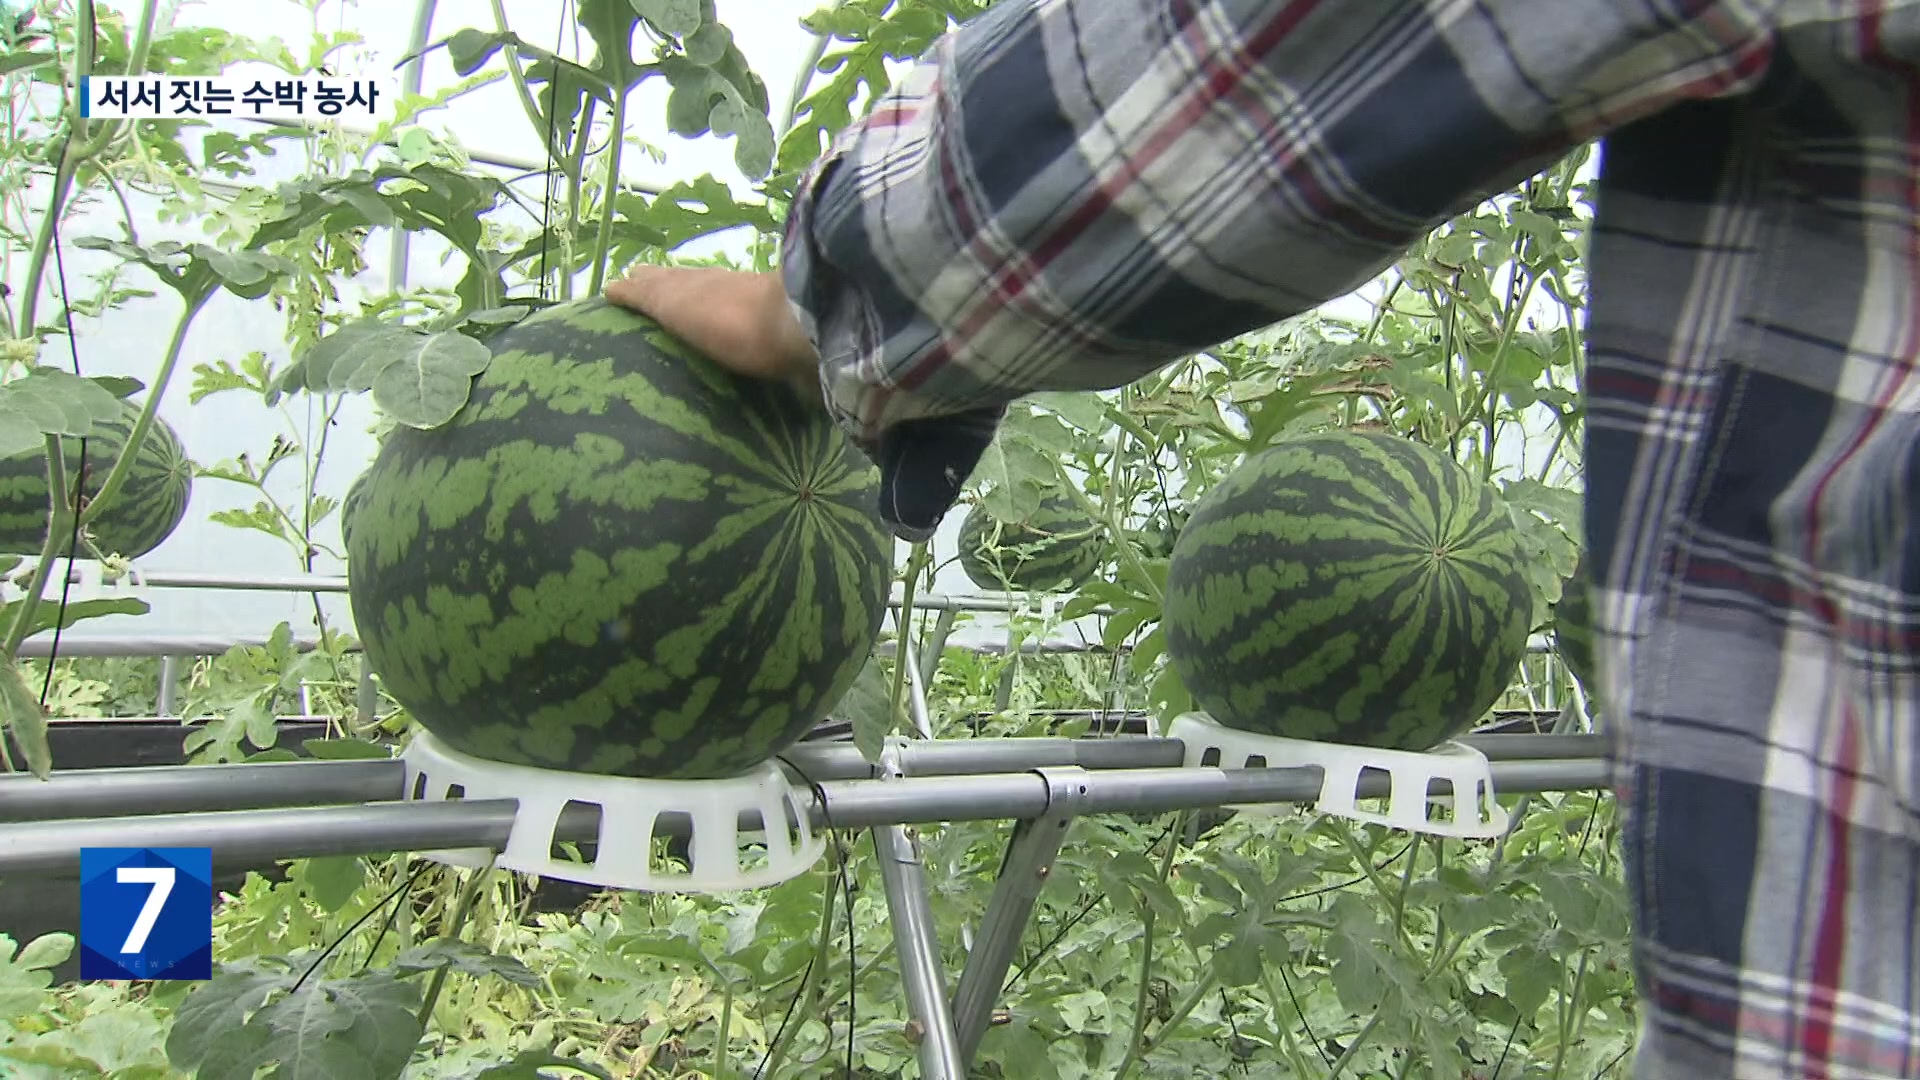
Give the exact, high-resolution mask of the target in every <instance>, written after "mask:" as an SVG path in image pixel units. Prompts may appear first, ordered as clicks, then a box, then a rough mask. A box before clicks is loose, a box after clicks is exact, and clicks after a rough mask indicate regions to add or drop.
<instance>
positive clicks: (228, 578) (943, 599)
mask: <svg viewBox="0 0 1920 1080" xmlns="http://www.w3.org/2000/svg"><path fill="white" fill-rule="evenodd" d="M130 576H131V578H132V579H133V580H132V581H131V582H130V583H131V584H136V585H144V586H146V587H148V588H151V589H235V590H239V591H242V592H293V593H312V592H325V593H343V592H346V591H347V579H346V577H345V576H344V575H340V574H263V575H258V576H255V575H249V574H198V573H179V572H174V571H169V570H135V571H134V572H133V574H132V575H130ZM904 600H905V591H904V590H903V589H900V588H896V589H895V590H894V592H893V595H892V596H891V597H890V598H889V600H888V603H890V604H892V605H893V606H894V607H899V606H900V605H901V603H902V602H904ZM913 606H914V607H915V608H916V609H918V610H921V611H955V612H959V611H973V612H1019V611H1024V610H1026V607H1027V605H1025V604H1023V603H1021V602H1020V600H1018V599H1017V598H1014V597H1005V598H1002V597H992V596H982V595H977V594H963V595H958V596H948V595H944V594H940V593H932V594H927V595H922V596H916V597H914V600H913ZM1088 614H1091V615H1111V614H1113V609H1112V608H1107V607H1100V608H1095V609H1094V610H1093V611H1091V612H1089V613H1088Z"/></svg>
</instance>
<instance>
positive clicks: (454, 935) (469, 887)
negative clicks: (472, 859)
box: [419, 852, 499, 1032]
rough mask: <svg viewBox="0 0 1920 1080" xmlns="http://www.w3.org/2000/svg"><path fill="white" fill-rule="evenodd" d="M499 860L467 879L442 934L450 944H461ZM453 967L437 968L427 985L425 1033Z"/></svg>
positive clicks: (422, 1023)
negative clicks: (475, 907) (441, 989)
mask: <svg viewBox="0 0 1920 1080" xmlns="http://www.w3.org/2000/svg"><path fill="white" fill-rule="evenodd" d="M498 858H499V854H498V853H497V852H496V853H495V854H494V855H492V856H489V857H488V859H487V864H486V865H485V866H482V867H481V868H479V869H478V870H475V871H474V872H473V876H472V877H469V878H468V879H467V884H466V888H464V889H462V890H461V891H460V906H459V907H458V908H457V909H455V911H454V913H453V917H452V918H450V919H448V920H447V925H446V929H445V930H444V931H443V932H442V934H441V936H442V937H444V938H445V939H446V941H447V943H448V944H450V945H451V944H456V943H458V942H459V940H460V932H461V931H462V930H463V929H464V928H465V927H466V925H467V919H468V918H469V917H470V916H471V915H472V914H473V909H474V906H475V905H477V904H478V903H479V902H480V889H481V886H483V885H485V884H486V883H487V882H488V881H490V880H492V878H493V868H494V863H495V861H496V860H497V859H498ZM452 966H453V965H451V964H441V965H440V966H438V967H436V968H435V969H434V971H433V979H432V981H431V982H429V983H428V984H427V996H426V1000H425V1001H422V1002H421V1003H420V1013H419V1021H420V1030H421V1031H423V1032H424V1031H426V1030H427V1027H428V1024H429V1023H430V1022H431V1021H432V1019H433V1007H434V1005H435V1004H437V1003H438V1002H439V1000H440V988H441V987H443V986H445V985H446V982H447V969H448V968H450V967H452Z"/></svg>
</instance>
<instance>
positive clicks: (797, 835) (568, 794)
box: [401, 731, 827, 893]
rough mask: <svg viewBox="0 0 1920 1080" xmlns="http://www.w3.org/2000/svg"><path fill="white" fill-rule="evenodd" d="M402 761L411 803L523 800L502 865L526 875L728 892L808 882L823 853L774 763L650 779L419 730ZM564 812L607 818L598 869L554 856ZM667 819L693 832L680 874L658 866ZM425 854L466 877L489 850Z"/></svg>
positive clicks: (596, 860) (659, 889)
mask: <svg viewBox="0 0 1920 1080" xmlns="http://www.w3.org/2000/svg"><path fill="white" fill-rule="evenodd" d="M401 757H402V760H403V761H404V762H405V763H406V770H407V771H406V778H407V779H406V782H407V790H406V798H407V799H408V800H420V801H439V800H444V799H446V798H448V797H449V794H450V792H451V791H452V789H453V788H454V787H456V786H457V787H458V788H459V789H460V793H459V795H458V796H457V797H458V798H462V799H514V800H517V801H518V802H519V804H520V805H519V809H518V811H517V812H516V813H515V815H514V820H513V828H512V831H511V832H510V833H509V834H508V837H507V843H506V847H505V849H504V850H502V851H501V852H500V857H499V859H498V861H497V865H499V866H500V867H502V868H505V869H508V870H515V871H518V872H520V873H525V874H536V875H538V876H540V877H550V878H558V879H561V880H564V881H575V882H579V883H581V884H585V885H599V886H602V887H604V888H610V889H624V890H633V891H637V892H695V893H721V892H735V891H739V890H743V889H762V888H767V887H769V886H773V885H778V884H780V883H781V882H783V881H787V880H790V879H792V878H795V877H798V876H799V875H801V874H803V873H805V872H806V871H807V870H808V869H810V868H811V867H813V865H814V864H815V863H817V862H818V861H819V860H820V857H821V855H823V854H824V853H825V852H826V846H827V845H826V838H825V837H823V836H819V835H817V834H815V832H814V831H813V823H812V821H811V819H810V818H809V817H808V814H807V805H806V803H804V802H802V801H801V799H800V797H799V795H798V794H797V793H796V791H795V790H794V788H793V785H792V783H791V782H790V781H789V780H788V778H787V774H786V772H785V771H784V770H783V769H781V768H780V766H779V764H778V763H776V762H772V761H768V762H766V763H764V764H762V765H761V766H759V767H758V768H756V769H753V770H751V771H749V772H748V773H746V774H744V775H741V776H737V777H732V778H728V779H720V780H645V779H637V778H633V777H625V776H605V775H599V774H592V773H570V772H560V771H557V770H552V769H538V768H531V767H528V766H524V765H507V764H502V763H500V762H496V761H486V760H483V759H480V758H475V757H471V756H469V755H466V754H462V753H459V752H458V751H455V750H453V749H452V748H450V747H448V746H446V745H445V744H443V743H442V742H440V741H439V740H438V739H435V738H434V737H433V736H432V734H430V733H428V732H424V731H421V732H416V733H415V735H414V737H413V739H412V740H411V741H410V742H409V743H408V745H407V749H406V751H405V752H404V753H403V754H402V755H401ZM569 804H573V805H579V806H584V807H590V808H596V809H598V810H599V811H600V829H599V834H598V835H597V837H596V838H595V840H596V843H595V851H594V859H593V862H591V863H582V862H576V861H573V860H570V859H559V858H555V857H554V856H553V854H552V849H553V843H554V838H555V834H556V833H557V832H558V830H559V826H560V818H561V815H562V814H563V813H565V812H566V809H567V807H568V805H569ZM667 815H674V816H677V817H682V818H684V819H685V820H687V821H688V822H689V823H690V825H691V828H692V836H691V838H690V840H689V843H688V850H687V862H688V864H689V865H688V868H687V869H686V870H685V871H684V872H681V871H677V870H670V869H665V868H663V867H661V866H659V865H657V864H656V862H655V859H654V847H653V841H654V839H655V835H656V830H657V828H658V826H659V823H660V821H661V819H662V818H663V817H666V816H667ZM756 816H757V818H758V820H759V821H760V824H761V827H760V828H759V829H751V828H749V829H742V828H741V827H740V823H741V818H742V817H749V818H751V817H756ZM755 849H760V850H755ZM420 854H421V856H422V857H424V858H429V859H433V860H434V861H436V862H441V863H445V864H447V865H451V866H462V867H470V868H471V867H479V866H484V865H485V864H486V860H487V858H488V856H489V855H490V854H491V853H490V852H487V851H484V850H482V851H473V850H451V851H431V852H421V853H420Z"/></svg>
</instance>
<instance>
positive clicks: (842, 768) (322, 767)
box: [0, 735, 1604, 839]
mask: <svg viewBox="0 0 1920 1080" xmlns="http://www.w3.org/2000/svg"><path fill="white" fill-rule="evenodd" d="M1464 741H1466V742H1468V743H1470V744H1472V745H1474V746H1477V747H1479V748H1480V750H1481V752H1482V753H1484V754H1486V755H1487V757H1488V758H1489V759H1491V760H1492V761H1494V762H1495V770H1494V775H1495V776H1496V777H1500V776H1502V775H1506V774H1504V773H1502V772H1501V771H1500V768H1499V763H1500V762H1503V761H1505V762H1518V761H1542V760H1570V759H1586V758H1595V757H1598V756H1599V751H1600V750H1601V749H1602V748H1603V747H1604V742H1603V740H1602V738H1601V737H1600V736H1595V735H1488V736H1480V737H1475V738H1470V739H1467V740H1464ZM890 745H891V746H892V748H893V750H894V751H895V753H897V754H898V760H899V762H900V766H901V769H902V770H903V771H904V772H906V773H908V774H910V775H912V776H915V777H921V778H925V777H935V776H969V775H977V774H982V773H988V774H991V773H1019V772H1021V771H1023V770H1029V769H1041V768H1046V767H1049V766H1069V765H1071V766H1078V767H1080V768H1082V769H1088V770H1096V771H1110V770H1114V769H1149V770H1154V769H1178V768H1180V763H1181V760H1182V756H1183V750H1182V747H1181V744H1180V740H1178V739H1165V738H1139V737H1125V738H1108V739H1063V738H1031V739H1028V738H1007V739H952V740H939V741H934V742H927V741H924V740H919V739H902V738H895V739H893V740H891V743H890ZM781 757H782V759H783V760H785V761H786V762H787V763H788V765H789V767H790V771H792V772H794V773H796V774H797V775H798V777H799V778H800V779H802V780H805V781H811V782H814V783H831V782H834V781H844V780H860V779H871V778H872V777H873V776H874V775H876V770H875V767H874V766H873V765H871V764H869V763H868V762H867V761H866V759H865V758H862V757H861V756H860V751H858V750H856V749H855V748H853V747H852V746H848V745H846V744H843V743H842V744H834V743H812V744H808V743H802V744H801V745H799V746H795V747H793V748H792V749H790V750H788V751H787V752H786V753H785V754H782V755H781ZM210 769H217V770H219V771H218V772H211V773H210V772H209V771H208V770H210ZM215 778H217V780H218V782H217V783H216V782H213V781H214V780H215ZM405 784H406V767H405V766H404V765H403V764H401V762H400V761H399V760H397V759H395V760H391V761H276V762H266V763H261V764H241V765H159V766H135V767H130V768H122V769H68V770H64V771H56V772H54V773H53V775H51V776H50V777H48V778H47V779H45V780H38V779H35V778H34V777H33V776H31V775H29V774H27V773H14V774H11V775H4V776H0V823H11V822H26V821H48V820H53V819H57V818H66V817H89V816H95V817H119V816H122V815H129V816H137V815H143V814H177V813H190V812H193V811H217V810H255V809H269V808H272V807H277V806H323V805H328V804H337V803H363V802H382V801H388V800H398V799H400V798H402V797H403V796H404V794H405ZM1501 790H1502V791H1504V790H1506V789H1505V788H1504V787H1503V788H1501ZM836 813H837V811H836ZM1006 816H1009V817H1013V816H1018V815H1011V814H1010V815H1006ZM589 839H591V837H589Z"/></svg>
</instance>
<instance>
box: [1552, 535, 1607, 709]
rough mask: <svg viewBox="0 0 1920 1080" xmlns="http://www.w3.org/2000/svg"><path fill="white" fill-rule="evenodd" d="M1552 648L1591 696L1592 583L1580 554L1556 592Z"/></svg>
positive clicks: (1585, 559)
mask: <svg viewBox="0 0 1920 1080" xmlns="http://www.w3.org/2000/svg"><path fill="white" fill-rule="evenodd" d="M1553 637H1554V647H1555V648H1556V649H1558V650H1559V652H1560V660H1561V662H1562V663H1564V664H1566V665H1567V672H1568V674H1570V675H1572V676H1573V677H1574V678H1575V679H1577V680H1579V682H1580V685H1581V686H1582V687H1585V688H1586V691H1587V693H1588V694H1592V693H1593V692H1594V691H1595V690H1596V689H1597V687H1595V686H1594V683H1593V675H1594V670H1593V579H1592V578H1589V577H1588V576H1587V556H1586V553H1585V552H1582V553H1581V555H1580V558H1579V559H1578V560H1576V561H1575V562H1574V564H1573V576H1571V577H1569V578H1568V579H1567V580H1566V582H1565V583H1564V585H1562V587H1561V590H1560V602H1559V603H1558V604H1555V605H1554V606H1553Z"/></svg>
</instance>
